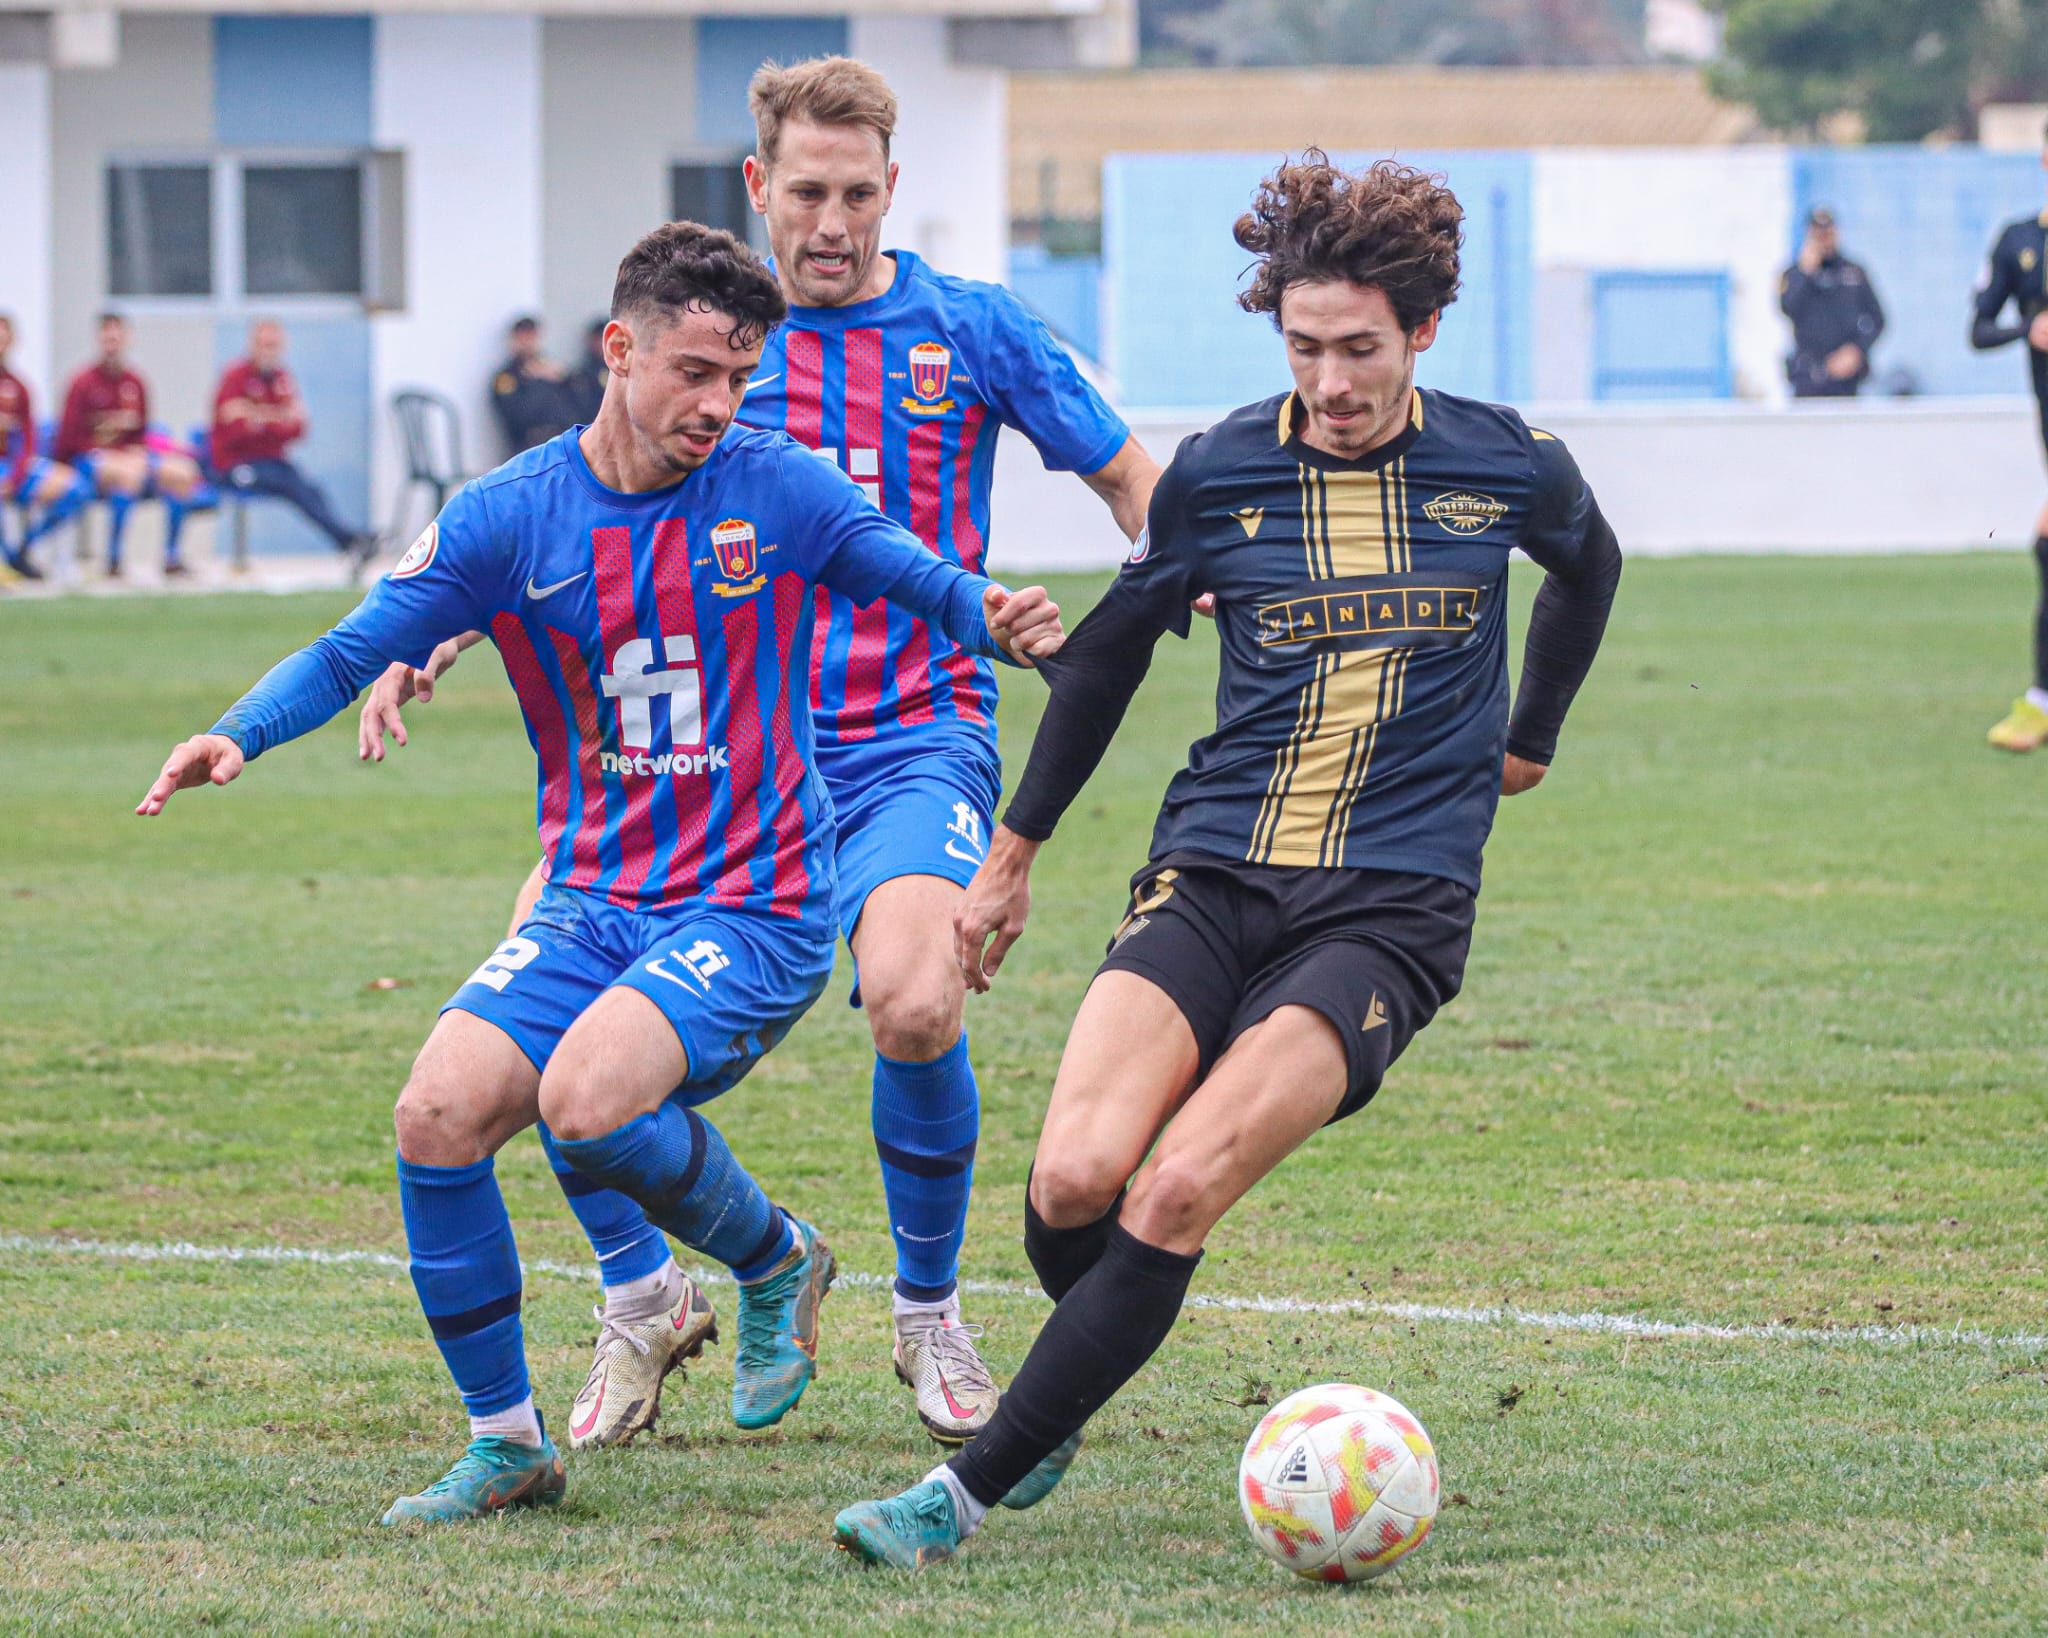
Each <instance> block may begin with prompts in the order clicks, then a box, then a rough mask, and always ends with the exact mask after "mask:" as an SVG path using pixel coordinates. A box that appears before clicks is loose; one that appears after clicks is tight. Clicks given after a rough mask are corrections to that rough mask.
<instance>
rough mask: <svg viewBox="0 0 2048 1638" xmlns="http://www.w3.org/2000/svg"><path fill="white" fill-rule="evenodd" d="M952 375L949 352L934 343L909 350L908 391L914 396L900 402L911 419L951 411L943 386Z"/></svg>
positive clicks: (920, 344) (951, 405) (951, 358)
mask: <svg viewBox="0 0 2048 1638" xmlns="http://www.w3.org/2000/svg"><path fill="white" fill-rule="evenodd" d="M952 375H953V354H952V351H951V349H949V348H946V347H941V346H940V345H939V344H938V343H937V342H936V341H920V342H919V343H918V344H917V345H916V346H915V347H913V348H911V349H910V390H911V391H912V392H913V393H915V394H916V395H917V396H916V397H914V398H906V399H904V400H903V408H905V409H907V410H909V411H910V413H911V414H913V415H944V414H945V413H946V411H947V410H949V409H951V408H953V400H952V399H950V398H948V397H947V396H946V383H947V382H948V381H949V380H951V379H952Z"/></svg>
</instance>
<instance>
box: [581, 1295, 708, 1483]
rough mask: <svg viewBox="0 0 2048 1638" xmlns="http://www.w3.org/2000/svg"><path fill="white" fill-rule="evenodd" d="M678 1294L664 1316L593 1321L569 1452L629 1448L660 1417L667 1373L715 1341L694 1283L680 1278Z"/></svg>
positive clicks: (703, 1301)
mask: <svg viewBox="0 0 2048 1638" xmlns="http://www.w3.org/2000/svg"><path fill="white" fill-rule="evenodd" d="M682 1282H683V1292H682V1295H681V1296H680V1297H678V1298H677V1299H676V1301H675V1304H674V1306H673V1307H671V1308H670V1309H669V1310H668V1312H667V1313H665V1314H657V1315H655V1316H654V1318H652V1319H647V1320H629V1321H623V1322H622V1321H619V1320H613V1319H607V1318H605V1312H604V1310H603V1309H602V1308H596V1309H592V1310H591V1312H592V1313H594V1314H595V1315H596V1316H597V1324H598V1330H597V1358H596V1359H595V1360H593V1361H592V1362H591V1366H590V1375H589V1376H587V1377H585V1378H584V1380H583V1389H582V1391H581V1392H580V1393H578V1394H577V1395H576V1403H575V1404H574V1405H572V1406H570V1408H569V1448H570V1449H571V1450H587V1449H589V1448H591V1447H592V1446H599V1445H623V1444H627V1443H630V1442H631V1440H632V1438H633V1435H634V1434H636V1433H640V1432H642V1431H644V1430H645V1429H647V1428H651V1427H653V1426H654V1419H655V1417H656V1416H658V1415H659V1414H660V1413H661V1384H662V1382H663V1381H664V1380H665V1379H666V1378H667V1376H668V1373H669V1372H670V1371H680V1370H682V1369H683V1362H684V1361H685V1360H688V1359H695V1358H696V1357H697V1356H698V1355H699V1354H701V1353H703V1352H704V1344H705V1343H707V1342H716V1341H717V1340H718V1316H717V1315H716V1314H714V1313H712V1311H711V1299H710V1298H709V1297H707V1296H705V1295H704V1293H703V1291H702V1289H700V1288H699V1286H698V1284H697V1282H696V1281H695V1280H693V1279H691V1278H690V1277H689V1276H688V1275H687V1274H685V1275H683V1276H682Z"/></svg>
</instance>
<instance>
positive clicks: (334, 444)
mask: <svg viewBox="0 0 2048 1638" xmlns="http://www.w3.org/2000/svg"><path fill="white" fill-rule="evenodd" d="M374 52H375V37H374V32H373V27H372V24H371V21H370V19H369V18H367V17H216V18H215V19H214V20H213V139H214V142H215V144H216V145H217V146H218V147H221V148H230V149H237V150H242V151H243V152H245V153H246V154H247V155H248V157H250V158H260V157H261V154H262V152H263V150H265V149H285V150H304V149H332V150H337V151H341V152H353V151H356V150H359V149H363V148H367V147H368V146H369V145H370V142H371V140H372V136H371V130H372V127H371V119H372V115H371V92H370V86H371V71H372V66H373V62H374ZM292 309H293V304H292V303H290V302H278V303H267V302H264V301H262V300H260V299H259V300H258V301H257V302H256V304H255V305H253V306H248V307H245V308H244V309H242V310H239V311H237V310H231V309H223V310H222V311H221V312H220V313H219V316H218V318H217V321H216V323H215V326H214V363H215V364H216V366H218V367H220V368H225V367H226V366H227V365H228V364H229V363H230V362H231V361H233V360H234V359H237V358H240V357H241V356H242V355H243V353H244V352H245V351H246V349H247V345H248V329H249V320H250V319H251V318H253V317H256V316H258V315H259V314H272V313H274V315H275V316H276V317H278V318H281V319H282V320H283V321H284V325H285V330H286V333H287V335H288V337H289V354H288V360H287V361H288V362H289V364H290V366H291V369H292V373H293V374H294V375H296V376H297V377H298V379H299V388H300V390H301V391H302V392H303V393H304V394H305V398H306V416H307V420H308V423H309V425H310V428H311V430H310V432H309V434H308V436H307V437H306V438H305V440H304V441H303V442H301V443H299V444H297V445H296V446H294V448H293V450H292V452H291V453H292V458H293V459H294V460H296V461H297V462H298V463H299V465H300V466H301V467H302V468H303V469H304V470H305V471H306V472H308V473H309V474H310V475H311V476H312V477H314V478H315V479H316V480H317V481H318V482H319V483H321V484H322V485H324V486H325V487H326V489H327V491H328V493H329V495H330V496H332V498H333V500H334V503H335V506H336V508H337V509H338V510H339V511H340V513H341V515H342V517H343V518H344V519H346V520H347V521H349V522H351V523H360V522H364V521H367V519H368V516H369V507H370V449H371V438H372V436H373V434H374V429H375V426H376V423H377V407H376V406H375V405H373V404H372V403H371V402H370V325H369V320H368V318H367V317H366V316H365V315H364V314H362V313H361V312H359V311H335V310H334V304H333V303H331V302H326V303H321V304H320V309H324V310H320V309H315V310H308V311H303V312H297V313H295V312H294V311H293V310H292ZM208 402H209V403H211V393H210V392H209V394H208ZM249 544H250V547H251V548H252V549H253V550H255V551H259V552H321V551H326V550H329V547H328V543H327V538H326V537H325V536H324V535H322V534H321V533H320V532H319V531H318V530H316V529H315V528H313V526H312V525H311V524H309V523H307V522H306V521H305V520H304V519H302V518H301V517H300V516H299V514H298V513H297V512H295V511H293V510H292V509H291V508H289V507H287V506H284V505H282V504H280V503H277V502H264V503H260V504H258V505H256V506H253V507H251V508H250V512H249Z"/></svg>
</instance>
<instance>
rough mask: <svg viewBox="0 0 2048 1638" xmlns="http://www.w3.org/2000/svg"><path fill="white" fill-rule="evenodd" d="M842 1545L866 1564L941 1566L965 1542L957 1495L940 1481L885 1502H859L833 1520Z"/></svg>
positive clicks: (908, 1567)
mask: <svg viewBox="0 0 2048 1638" xmlns="http://www.w3.org/2000/svg"><path fill="white" fill-rule="evenodd" d="M832 1534H833V1537H834V1538H835V1539H836V1540H837V1541H838V1543H839V1545H840V1546H841V1547H842V1548H844V1549H845V1550H846V1551H847V1552H849V1553H851V1554H853V1556H854V1557H855V1558H857V1559H859V1560H860V1561H861V1562H862V1563H863V1564H886V1565H887V1566H888V1567H889V1568H890V1569H892V1570H921V1569H923V1568H924V1567H925V1566H926V1565H927V1564H939V1563H943V1562H944V1561H945V1560H946V1559H949V1558H951V1557H952V1556H953V1554H954V1553H955V1552H957V1551H958V1550H959V1547H960V1543H961V1541H962V1539H963V1537H962V1535H961V1530H960V1520H959V1518H958V1516H957V1515H956V1514H955V1513H954V1511H953V1493H952V1492H951V1491H950V1490H948V1489H947V1488H946V1487H945V1485H944V1484H942V1483H941V1482H940V1481H939V1480H937V1479H927V1480H925V1482H924V1483H923V1484H918V1485H912V1486H911V1487H910V1488H909V1489H908V1490H906V1491H904V1492H903V1494H902V1495H900V1496H891V1497H889V1498H888V1499H887V1500H886V1501H866V1502H856V1503H854V1505H853V1506H851V1507H849V1508H847V1509H846V1510H845V1511H843V1512H842V1513H841V1514H840V1515H839V1517H837V1518H836V1519H834V1520H833V1521H832Z"/></svg>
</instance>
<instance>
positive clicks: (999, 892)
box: [953, 825, 1041, 995]
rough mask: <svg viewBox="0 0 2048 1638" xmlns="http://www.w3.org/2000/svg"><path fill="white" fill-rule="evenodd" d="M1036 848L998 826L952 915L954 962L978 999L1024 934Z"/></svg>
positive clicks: (1015, 834) (1006, 827) (1032, 843)
mask: <svg viewBox="0 0 2048 1638" xmlns="http://www.w3.org/2000/svg"><path fill="white" fill-rule="evenodd" d="M1040 845H1041V844H1039V843H1037V842H1033V841H1029V840H1027V839H1026V838H1024V837H1022V836H1019V835H1018V834H1017V833H1016V832H1015V831H1014V830H1012V829H1010V827H1009V826H1008V825H997V826H996V829H995V834H994V835H993V836H991V837H990V838H989V844H988V854H987V856H986V857H985V858H983V860H982V861H981V866H980V868H979V869H977V870H976V871H975V873H974V879H973V880H972V881H970V882H969V883H968V884H967V896H966V897H965V898H963V899H962V900H961V901H960V905H959V907H958V908H957V909H956V910H955V911H954V912H953V955H954V959H955V960H957V961H958V962H959V963H960V975H961V977H962V978H964V979H966V981H967V987H968V988H969V989H971V990H973V991H974V992H975V994H977V995H982V994H986V993H987V991H988V987H989V984H990V982H991V981H992V980H993V979H994V978H995V975H996V969H997V968H999V967H1000V966H1002V964H1003V957H1005V956H1006V955H1008V954H1009V953H1010V946H1011V945H1013V944H1015V943H1016V942H1017V940H1018V939H1019V938H1020V937H1022V936H1023V933H1024V923H1025V921H1026V919H1027V918H1029V916H1030V914H1031V864H1032V861H1033V860H1034V859H1036V858H1037V857H1038V849H1039V847H1040ZM991 939H993V940H994V942H993V943H991V942H990V940H991Z"/></svg>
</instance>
